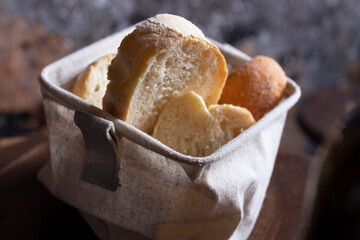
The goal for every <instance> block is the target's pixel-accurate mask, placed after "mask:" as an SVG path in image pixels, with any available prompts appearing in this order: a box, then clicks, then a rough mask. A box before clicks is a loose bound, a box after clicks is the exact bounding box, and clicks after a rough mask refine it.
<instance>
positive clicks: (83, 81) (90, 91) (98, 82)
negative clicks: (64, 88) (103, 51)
mask: <svg viewBox="0 0 360 240" xmlns="http://www.w3.org/2000/svg"><path fill="white" fill-rule="evenodd" d="M114 57H115V54H109V55H106V56H103V57H102V58H100V59H98V60H97V61H96V62H94V63H93V64H91V65H90V66H88V67H87V68H86V69H85V70H84V71H83V72H81V73H80V74H79V75H78V76H77V78H76V80H75V83H74V85H73V88H72V90H71V91H72V92H73V93H74V94H75V95H77V96H79V97H81V98H82V99H84V100H85V101H87V102H89V103H91V104H93V105H95V106H97V107H98V108H102V99H103V97H104V95H105V91H106V86H107V84H108V83H109V80H108V79H107V72H108V67H109V65H110V63H111V60H112V59H113V58H114Z"/></svg>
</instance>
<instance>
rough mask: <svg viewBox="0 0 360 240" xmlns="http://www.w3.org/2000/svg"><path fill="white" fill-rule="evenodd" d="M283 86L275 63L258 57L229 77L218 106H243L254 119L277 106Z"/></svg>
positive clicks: (269, 59) (282, 77) (280, 70)
mask: <svg viewBox="0 0 360 240" xmlns="http://www.w3.org/2000/svg"><path fill="white" fill-rule="evenodd" d="M286 83H287V81H286V77H285V73H284V71H283V69H282V68H281V66H280V65H279V64H278V63H277V62H276V61H275V60H273V59H272V58H269V57H265V56H258V57H256V58H254V59H253V60H252V61H250V62H248V63H247V64H246V65H244V66H243V67H241V68H240V69H237V70H236V71H235V72H233V73H231V74H230V75H229V77H228V79H227V80H226V84H225V86H224V89H223V92H222V95H221V98H220V100H219V103H226V104H233V105H236V106H241V107H245V108H247V109H249V111H250V112H251V113H252V114H253V116H254V118H255V120H258V119H260V118H261V117H262V116H263V115H264V114H265V113H267V112H268V111H270V110H271V109H272V108H273V107H275V106H276V105H277V104H278V103H279V101H280V100H281V98H282V96H283V95H284V92H285V88H286Z"/></svg>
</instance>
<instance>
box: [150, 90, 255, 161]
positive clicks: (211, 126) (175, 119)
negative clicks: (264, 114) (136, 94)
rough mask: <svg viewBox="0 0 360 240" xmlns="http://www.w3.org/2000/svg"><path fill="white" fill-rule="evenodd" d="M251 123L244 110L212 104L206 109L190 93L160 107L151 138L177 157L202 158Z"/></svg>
mask: <svg viewBox="0 0 360 240" xmlns="http://www.w3.org/2000/svg"><path fill="white" fill-rule="evenodd" d="M254 123H255V120H254V118H253V117H252V115H251V113H250V112H249V111H248V110H247V109H246V108H241V107H235V106H233V105H217V104H215V105H211V106H210V107H209V109H207V107H206V105H205V102H204V101H203V100H202V98H201V97H200V96H199V95H198V94H196V93H195V92H193V91H191V92H188V93H186V94H184V95H182V96H179V97H175V98H173V99H171V100H170V101H169V102H168V103H167V104H166V105H165V106H164V108H163V110H162V111H161V113H160V115H159V119H158V121H157V123H156V125H155V128H154V133H153V135H152V136H153V137H154V138H156V139H158V140H159V141H160V142H162V143H164V144H165V145H167V146H168V147H170V148H172V149H174V150H176V151H178V152H180V153H183V154H186V155H191V156H196V157H204V156H207V155H210V154H211V153H213V152H214V151H216V150H217V149H218V148H220V147H221V146H222V145H224V144H226V143H227V142H228V141H230V140H231V139H233V138H235V137H236V136H237V135H239V134H240V133H242V132H243V131H244V130H245V129H247V128H249V127H250V126H251V125H253V124H254Z"/></svg>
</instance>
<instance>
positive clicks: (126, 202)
mask: <svg viewBox="0 0 360 240" xmlns="http://www.w3.org/2000/svg"><path fill="white" fill-rule="evenodd" d="M133 29H134V26H132V27H129V28H126V29H124V30H123V31H120V32H118V33H116V34H114V35H111V36H109V37H106V38H104V39H102V40H100V41H98V42H96V43H94V44H91V45H89V46H87V47H85V48H83V49H81V50H79V51H77V52H75V53H73V54H70V55H69V56H66V57H64V58H63V59H60V60H59V61H57V62H54V63H52V64H50V65H48V66H47V67H46V68H44V69H43V71H42V72H41V75H40V77H39V82H40V86H41V91H42V94H43V99H44V106H45V113H46V119H47V124H48V129H49V142H50V153H51V159H50V161H49V162H48V163H47V164H46V165H45V166H44V167H43V168H42V169H41V170H40V172H39V174H38V177H39V179H40V181H41V182H42V183H43V184H44V185H45V186H46V187H47V188H48V189H49V190H50V191H51V193H52V194H53V195H55V196H56V197H58V198H59V199H61V200H63V201H64V202H66V203H68V204H70V205H72V206H74V207H75V208H77V209H78V210H79V211H80V212H81V213H83V215H84V216H85V217H86V219H87V221H88V222H89V223H90V225H91V227H92V228H93V230H94V232H95V234H97V236H98V237H99V238H101V239H119V238H121V236H118V234H116V231H111V229H113V228H116V227H119V228H126V229H129V230H132V231H135V232H137V233H140V234H142V235H144V236H147V237H150V238H156V239H246V238H247V237H248V236H249V234H250V232H251V230H252V228H253V226H254V224H255V222H256V219H257V216H258V214H259V211H260V209H261V206H262V203H263V199H264V197H265V194H266V189H267V186H268V184H269V180H270V177H271V174H272V170H273V166H274V162H275V158H276V154H277V151H278V146H279V142H280V139H281V135H282V130H283V127H284V123H285V119H286V115H287V111H288V110H289V109H290V108H291V107H292V106H293V105H294V104H295V103H296V102H297V101H298V99H299V97H300V89H299V87H298V86H297V85H296V84H295V83H294V82H293V81H292V80H291V79H288V85H287V89H286V96H285V97H284V99H283V100H282V101H281V102H280V104H279V105H278V106H276V107H275V108H274V109H273V110H272V111H271V112H269V113H268V114H266V115H265V116H264V117H263V118H262V119H260V120H259V121H258V122H257V123H256V124H255V125H253V126H252V127H251V128H249V129H248V130H246V131H245V132H244V133H242V134H241V135H239V136H238V137H236V138H235V139H233V140H232V141H230V142H229V143H227V144H226V145H224V146H222V147H221V148H220V149H218V150H217V151H216V152H214V153H213V154H212V155H210V156H207V157H191V156H186V155H183V154H180V153H178V152H176V151H174V150H172V149H170V148H168V147H167V146H165V145H164V144H162V143H160V142H159V141H157V140H155V139H153V138H152V137H151V136H149V135H147V134H145V133H143V132H141V131H139V130H137V129H136V128H134V127H132V126H130V125H128V124H127V123H125V122H123V121H121V120H119V119H116V118H114V117H113V116H111V115H110V114H107V113H105V112H103V111H102V110H101V109H99V108H97V107H95V106H93V105H91V104H89V103H87V102H85V101H84V100H82V99H80V98H78V97H77V96H75V95H73V94H72V93H70V92H69V91H67V90H66V89H70V88H71V86H72V83H73V81H74V78H75V76H76V75H77V74H78V73H79V72H81V71H82V70H83V69H84V68H85V67H86V66H87V65H88V64H90V63H91V62H93V61H94V60H96V59H98V58H99V57H101V56H103V55H105V54H108V53H115V52H116V49H117V47H118V46H119V44H120V42H121V40H122V38H123V37H124V36H126V35H127V34H128V33H130V32H131V31H132V30H133ZM215 44H216V45H217V46H218V47H219V48H220V50H221V51H222V53H223V54H224V56H225V58H226V60H227V62H228V64H229V69H231V68H234V67H238V66H241V65H242V64H244V63H245V62H246V61H248V60H249V59H250V58H249V57H248V56H246V55H245V54H243V53H242V52H240V51H239V50H237V49H235V48H233V47H231V46H230V45H227V44H220V43H215ZM110 231H111V232H112V233H110Z"/></svg>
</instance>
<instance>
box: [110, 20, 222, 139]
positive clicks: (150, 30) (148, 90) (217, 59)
mask: <svg viewBox="0 0 360 240" xmlns="http://www.w3.org/2000/svg"><path fill="white" fill-rule="evenodd" d="M226 77H227V68H226V61H225V58H224V56H223V55H222V54H221V52H220V50H219V49H218V48H217V47H216V46H215V45H214V44H212V43H211V42H210V41H209V40H208V39H206V38H205V36H204V34H203V33H202V32H201V30H200V29H198V28H197V27H196V26H195V25H193V24H192V23H191V22H189V21H187V20H186V19H184V18H182V17H179V16H175V15H170V14H159V15H156V16H155V17H152V18H149V19H148V20H147V21H145V22H143V23H141V24H139V25H138V26H137V27H136V29H135V30H134V31H133V32H132V33H130V34H129V35H128V36H126V37H125V38H124V39H123V41H122V42H121V44H120V47H119V49H118V54H117V55H116V57H115V58H114V60H113V61H112V62H111V65H110V67H109V72H108V79H109V80H110V83H109V84H108V86H107V91H106V94H105V96H104V99H103V109H104V110H105V111H107V112H109V113H111V114H112V115H114V116H115V117H117V118H119V119H121V120H123V121H125V122H127V123H129V124H131V125H133V126H134V127H136V128H138V129H140V130H141V131H143V132H145V133H148V134H151V133H152V132H153V129H154V124H155V121H156V119H157V118H158V115H159V112H160V111H161V109H162V108H163V106H164V104H165V103H166V102H167V101H168V100H169V99H171V98H173V97H175V96H181V95H183V94H184V93H186V92H189V91H195V92H196V93H197V94H199V95H200V96H201V97H202V98H203V99H204V101H205V104H206V105H211V104H215V103H217V101H218V100H219V98H220V94H221V91H222V89H223V86H224V83H225V80H226Z"/></svg>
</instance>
